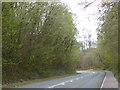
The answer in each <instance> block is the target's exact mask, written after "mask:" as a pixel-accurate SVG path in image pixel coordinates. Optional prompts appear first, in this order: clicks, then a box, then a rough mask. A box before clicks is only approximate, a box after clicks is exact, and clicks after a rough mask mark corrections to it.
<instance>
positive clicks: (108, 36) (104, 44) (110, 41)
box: [98, 2, 120, 80]
mask: <svg viewBox="0 0 120 90" xmlns="http://www.w3.org/2000/svg"><path fill="white" fill-rule="evenodd" d="M118 5H119V3H117V2H116V3H110V4H109V3H108V4H104V8H105V10H104V14H102V17H101V19H100V20H101V21H102V22H103V24H102V25H101V26H100V28H99V31H98V48H99V54H100V59H101V61H102V62H103V63H104V68H105V69H108V70H112V71H113V72H114V73H115V74H116V75H117V76H118V75H119V74H120V71H119V70H118V67H119V66H118V18H119V16H118V10H119V9H118ZM119 80H120V77H119Z"/></svg>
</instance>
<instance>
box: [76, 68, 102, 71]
mask: <svg viewBox="0 0 120 90" xmlns="http://www.w3.org/2000/svg"><path fill="white" fill-rule="evenodd" d="M101 70H102V71H104V69H101V68H94V69H77V71H101Z"/></svg>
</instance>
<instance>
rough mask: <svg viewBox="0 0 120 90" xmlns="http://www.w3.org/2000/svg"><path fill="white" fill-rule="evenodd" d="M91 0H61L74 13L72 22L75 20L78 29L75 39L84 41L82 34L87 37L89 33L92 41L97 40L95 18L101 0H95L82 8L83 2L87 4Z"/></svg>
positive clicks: (96, 18)
mask: <svg viewBox="0 0 120 90" xmlns="http://www.w3.org/2000/svg"><path fill="white" fill-rule="evenodd" d="M93 1H95V0H62V2H64V3H66V4H67V5H68V7H69V9H70V11H71V12H72V13H73V14H75V15H76V16H74V22H76V24H77V25H76V28H77V30H78V34H77V36H76V38H77V41H84V36H87V37H88V34H91V39H92V41H97V31H96V30H97V27H98V21H97V20H98V17H99V16H100V14H99V9H98V8H99V5H100V3H101V0H96V1H95V2H94V3H92V4H91V5H89V6H88V7H87V8H84V6H85V2H86V3H87V4H88V3H91V2H93Z"/></svg>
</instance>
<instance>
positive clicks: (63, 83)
mask: <svg viewBox="0 0 120 90" xmlns="http://www.w3.org/2000/svg"><path fill="white" fill-rule="evenodd" d="M80 78H83V77H78V78H74V79H71V80H68V81H65V82H62V83H59V84H56V85H52V86H49V87H48V88H54V87H56V86H59V85H65V83H68V82H73V81H74V80H78V79H80Z"/></svg>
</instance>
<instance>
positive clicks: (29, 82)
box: [2, 73, 80, 88]
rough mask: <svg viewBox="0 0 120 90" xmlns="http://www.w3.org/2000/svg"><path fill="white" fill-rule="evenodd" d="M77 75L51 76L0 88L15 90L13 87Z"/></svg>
mask: <svg viewBox="0 0 120 90" xmlns="http://www.w3.org/2000/svg"><path fill="white" fill-rule="evenodd" d="M78 74H80V73H74V74H67V75H60V76H53V77H48V78H43V79H36V80H30V81H24V82H18V83H13V84H8V85H3V86H2V88H15V87H19V86H23V85H27V84H32V83H37V82H43V81H48V80H53V79H59V78H63V77H68V76H74V75H78Z"/></svg>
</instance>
